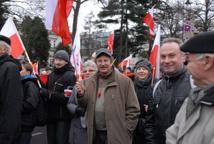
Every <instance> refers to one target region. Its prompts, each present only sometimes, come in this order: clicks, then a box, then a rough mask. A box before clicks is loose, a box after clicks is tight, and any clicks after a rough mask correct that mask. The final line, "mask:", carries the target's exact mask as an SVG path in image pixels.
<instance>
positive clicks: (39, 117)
mask: <svg viewBox="0 0 214 144" xmlns="http://www.w3.org/2000/svg"><path fill="white" fill-rule="evenodd" d="M34 120H35V126H44V125H45V124H46V123H47V105H46V102H45V100H44V99H43V97H42V96H40V95H39V102H38V104H37V108H36V110H35V113H34Z"/></svg>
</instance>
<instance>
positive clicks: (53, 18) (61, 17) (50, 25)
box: [45, 0, 74, 46]
mask: <svg viewBox="0 0 214 144" xmlns="http://www.w3.org/2000/svg"><path fill="white" fill-rule="evenodd" d="M73 2H74V0H46V8H45V9H46V18H45V19H46V21H45V26H46V28H47V29H48V30H51V31H53V32H54V33H55V34H56V35H58V36H60V37H61V38H62V44H63V46H66V45H68V44H70V43H71V34H70V31H69V26H68V20H67V18H68V16H69V14H70V12H71V10H72V7H73Z"/></svg>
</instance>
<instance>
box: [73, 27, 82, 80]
mask: <svg viewBox="0 0 214 144" xmlns="http://www.w3.org/2000/svg"><path fill="white" fill-rule="evenodd" d="M70 62H71V64H72V65H73V67H74V68H75V73H76V75H77V76H80V75H81V64H82V62H81V54H80V35H79V32H78V31H77V32H76V35H75V38H74V43H73V47H72V51H71V58H70Z"/></svg>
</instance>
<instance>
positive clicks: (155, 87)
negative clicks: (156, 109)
mask: <svg viewBox="0 0 214 144" xmlns="http://www.w3.org/2000/svg"><path fill="white" fill-rule="evenodd" d="M160 82H161V79H160V80H159V81H158V82H156V83H155V86H154V88H153V92H152V96H153V97H154V95H155V91H156V89H157V87H158V85H159V84H160Z"/></svg>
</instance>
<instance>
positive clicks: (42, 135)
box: [31, 127, 47, 144]
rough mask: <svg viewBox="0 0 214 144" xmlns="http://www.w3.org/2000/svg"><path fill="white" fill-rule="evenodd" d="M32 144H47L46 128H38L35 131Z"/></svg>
mask: <svg viewBox="0 0 214 144" xmlns="http://www.w3.org/2000/svg"><path fill="white" fill-rule="evenodd" d="M31 144H47V137H46V127H36V128H35V129H34V131H33V133H32V139H31Z"/></svg>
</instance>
